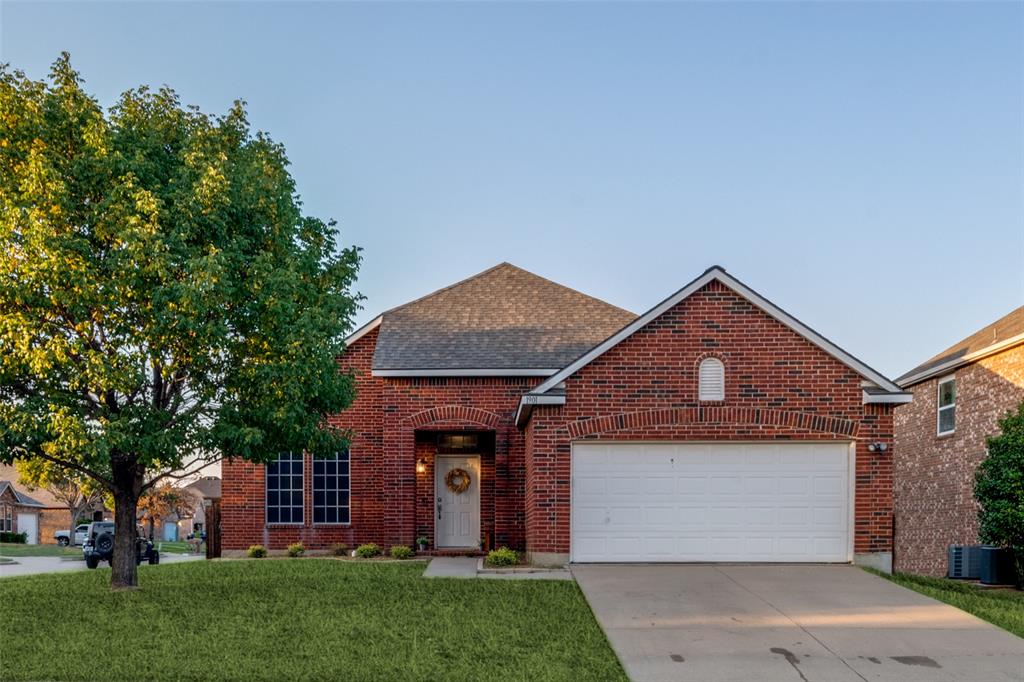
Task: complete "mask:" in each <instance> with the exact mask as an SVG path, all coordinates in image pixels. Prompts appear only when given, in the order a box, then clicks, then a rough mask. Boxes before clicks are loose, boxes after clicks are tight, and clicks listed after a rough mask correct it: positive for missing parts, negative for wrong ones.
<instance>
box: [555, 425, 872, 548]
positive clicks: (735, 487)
mask: <svg viewBox="0 0 1024 682" xmlns="http://www.w3.org/2000/svg"><path fill="white" fill-rule="evenodd" d="M850 465H851V462H850V446H849V444H848V443H835V442H829V443H809V442H804V443H797V442H785V443H779V442H772V443H729V442H716V443H683V442H680V443H623V442H617V443H612V442H605V443H601V442H594V443H574V444H573V449H572V527H571V538H572V560H573V561H577V562H587V561H594V562H609V561H610V562H624V561H645V562H652V561H684V562H685V561H757V562H761V561H812V562H817V561H820V562H846V561H850V559H852V556H851V550H852V542H851V532H850V527H851V504H852V499H851V496H850V473H849V471H850Z"/></svg>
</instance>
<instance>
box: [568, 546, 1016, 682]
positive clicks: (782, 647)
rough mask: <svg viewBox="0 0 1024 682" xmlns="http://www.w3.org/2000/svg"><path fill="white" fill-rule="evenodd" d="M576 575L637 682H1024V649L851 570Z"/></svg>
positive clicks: (658, 569)
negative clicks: (667, 681)
mask: <svg viewBox="0 0 1024 682" xmlns="http://www.w3.org/2000/svg"><path fill="white" fill-rule="evenodd" d="M572 572H573V574H574V575H575V577H576V580H577V582H578V583H579V585H580V587H581V588H582V589H583V593H584V594H585V595H586V598H587V601H588V602H590V606H591V608H592V609H593V610H594V614H595V615H596V616H597V619H598V621H599V622H600V623H601V627H602V628H604V631H605V632H606V633H607V635H608V639H609V641H610V642H611V644H612V648H614V649H615V652H616V654H618V656H619V660H621V661H622V663H623V665H624V666H625V668H626V672H627V673H628V674H629V676H630V677H631V678H632V679H633V680H701V681H702V682H716V681H722V680H744V681H747V680H759V681H762V682H774V681H779V682H819V681H821V682H845V681H846V680H850V681H853V682H863V681H866V680H872V681H874V680H881V681H885V680H908V681H918V680H921V681H928V682H931V681H935V680H944V681H946V680H948V681H953V680H971V681H973V682H996V681H999V682H1002V681H1005V682H1010V681H1011V680H1012V681H1014V682H1020V681H1021V680H1024V639H1020V638H1018V637H1016V636H1014V635H1012V634H1010V633H1008V632H1006V631H1004V630H1001V629H999V628H997V627H995V626H992V625H989V624H988V623H985V622H984V621H981V620H979V619H977V618H975V617H974V616H971V615H968V614H967V613H964V612H963V611H960V610H959V609H955V608H953V607H951V606H947V605H946V604H942V603H940V602H937V601H934V600H932V599H929V598H928V597H925V596H923V595H920V594H917V593H916V592H912V591H910V590H907V589H904V588H902V587H900V586H898V585H895V584H893V583H891V582H889V581H887V580H885V579H883V578H878V577H876V576H873V575H871V574H869V573H866V572H865V571H862V570H861V569H859V568H856V567H853V566H806V565H805V566H792V565H791V566H764V565H761V566H749V565H747V566H744V565H718V566H711V565H690V566H680V565H632V566H624V565H615V566H612V565H576V566H573V568H572Z"/></svg>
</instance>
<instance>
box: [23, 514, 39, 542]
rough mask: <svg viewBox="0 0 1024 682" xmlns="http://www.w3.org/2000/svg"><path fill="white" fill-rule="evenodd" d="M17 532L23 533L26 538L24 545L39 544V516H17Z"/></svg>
mask: <svg viewBox="0 0 1024 682" xmlns="http://www.w3.org/2000/svg"><path fill="white" fill-rule="evenodd" d="M18 532H19V533H25V534H26V535H27V536H28V537H27V539H26V540H25V543H26V544H29V545H36V544H39V515H38V514H26V513H20V514H18Z"/></svg>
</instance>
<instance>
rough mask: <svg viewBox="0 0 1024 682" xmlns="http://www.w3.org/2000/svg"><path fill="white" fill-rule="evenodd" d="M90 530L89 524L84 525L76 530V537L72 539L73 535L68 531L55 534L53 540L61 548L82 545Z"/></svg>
mask: <svg viewBox="0 0 1024 682" xmlns="http://www.w3.org/2000/svg"><path fill="white" fill-rule="evenodd" d="M87 530H89V524H87V523H83V524H82V525H81V526H78V527H77V528H75V537H74V539H72V537H71V533H70V532H69V531H66V530H59V531H57V532H56V533H54V534H53V539H54V540H56V541H57V544H58V545H60V546H61V547H67V546H68V545H81V544H82V543H83V542H85V533H86V531H87Z"/></svg>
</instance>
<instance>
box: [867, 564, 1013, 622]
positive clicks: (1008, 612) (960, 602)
mask: <svg viewBox="0 0 1024 682" xmlns="http://www.w3.org/2000/svg"><path fill="white" fill-rule="evenodd" d="M871 572H872V573H874V574H875V575H880V576H882V577H883V578H886V579H888V580H891V581H893V582H894V583H897V584H899V585H902V586H903V587H907V588H909V589H911V590H914V591H915V592H920V593H921V594H924V595H927V596H929V597H931V598H932V599H938V600H939V601H942V602H946V603H947V604H950V605H952V606H955V607H957V608H958V609H962V610H963V611H966V612H967V613H970V614H973V615H975V616H977V617H978V618H981V619H982V620H987V621H988V622H989V623H992V624H993V625H998V626H999V627H1001V628H1003V629H1004V630H1009V631H1010V632H1012V633H1013V634H1015V635H1017V636H1018V637H1024V592H1021V591H1020V590H1010V589H993V588H986V587H977V586H975V585H972V584H971V583H966V582H963V581H960V580H947V579H946V578H925V577H923V576H919V575H911V574H910V573H894V574H893V575H887V574H885V573H881V572H879V571H871Z"/></svg>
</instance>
